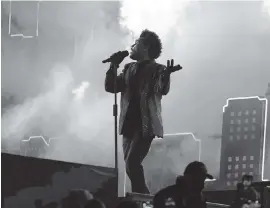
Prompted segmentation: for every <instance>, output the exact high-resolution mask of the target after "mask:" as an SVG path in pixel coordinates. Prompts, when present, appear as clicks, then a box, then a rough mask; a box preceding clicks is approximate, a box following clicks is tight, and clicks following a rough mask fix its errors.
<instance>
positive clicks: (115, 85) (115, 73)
mask: <svg viewBox="0 0 270 208" xmlns="http://www.w3.org/2000/svg"><path fill="white" fill-rule="evenodd" d="M118 67H119V65H118V64H115V63H111V66H110V69H111V70H113V73H114V105H113V116H114V148H115V149H114V168H115V173H116V176H117V186H116V187H117V188H116V189H117V192H116V193H117V196H118V175H119V172H118V132H117V131H118V126H117V119H118V118H117V117H118V105H117V69H118Z"/></svg>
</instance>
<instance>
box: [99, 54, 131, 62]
mask: <svg viewBox="0 0 270 208" xmlns="http://www.w3.org/2000/svg"><path fill="white" fill-rule="evenodd" d="M128 55H129V53H128V51H118V52H117V53H114V54H113V55H111V56H110V58H108V59H105V60H103V61H102V63H108V62H111V63H112V64H115V65H119V64H120V63H121V62H122V61H123V60H124V58H126V57H127V56H128Z"/></svg>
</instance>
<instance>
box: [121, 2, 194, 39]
mask: <svg viewBox="0 0 270 208" xmlns="http://www.w3.org/2000/svg"><path fill="white" fill-rule="evenodd" d="M121 3H122V7H121V10H120V12H121V20H120V24H121V25H122V26H123V27H125V28H128V29H129V30H130V32H131V34H132V35H133V36H135V37H138V36H139V35H140V33H141V32H142V30H143V29H146V28H147V29H149V30H152V31H155V32H156V33H157V34H158V35H159V36H160V37H161V38H162V39H163V40H164V39H166V37H167V36H168V34H169V33H170V32H171V30H172V29H176V30H177V31H178V32H179V33H180V32H181V25H179V20H180V18H181V17H184V16H183V12H184V9H185V8H186V6H187V5H188V3H189V1H188V0H180V1H175V0H168V1H155V0H146V1H144V0H138V1H128V0H124V1H122V2H121Z"/></svg>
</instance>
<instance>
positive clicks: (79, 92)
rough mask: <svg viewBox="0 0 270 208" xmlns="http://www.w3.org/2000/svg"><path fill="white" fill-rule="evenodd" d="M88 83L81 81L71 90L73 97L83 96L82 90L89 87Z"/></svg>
mask: <svg viewBox="0 0 270 208" xmlns="http://www.w3.org/2000/svg"><path fill="white" fill-rule="evenodd" d="M89 85H90V83H89V82H82V83H81V85H80V86H79V87H78V88H76V89H74V90H72V93H73V94H75V98H76V99H82V98H83V97H84V92H85V90H86V89H87V88H88V87H89Z"/></svg>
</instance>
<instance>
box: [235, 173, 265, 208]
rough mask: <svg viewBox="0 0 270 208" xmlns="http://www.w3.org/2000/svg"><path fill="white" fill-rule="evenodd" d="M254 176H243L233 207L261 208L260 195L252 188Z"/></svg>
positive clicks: (238, 185)
mask: <svg viewBox="0 0 270 208" xmlns="http://www.w3.org/2000/svg"><path fill="white" fill-rule="evenodd" d="M252 182H253V176H252V175H248V174H245V175H243V176H242V181H241V183H238V184H237V190H236V196H235V200H234V201H233V203H232V205H231V207H232V208H243V207H260V204H259V199H260V195H259V193H258V192H257V191H256V190H255V189H254V187H252Z"/></svg>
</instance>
